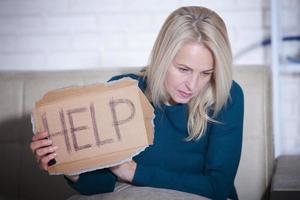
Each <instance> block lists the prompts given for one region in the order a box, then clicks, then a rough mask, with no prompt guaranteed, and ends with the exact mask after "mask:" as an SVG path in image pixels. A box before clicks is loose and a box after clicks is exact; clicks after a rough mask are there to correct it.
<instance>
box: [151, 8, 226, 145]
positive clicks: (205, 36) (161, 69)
mask: <svg viewBox="0 0 300 200" xmlns="http://www.w3.org/2000/svg"><path fill="white" fill-rule="evenodd" d="M188 42H197V43H199V44H201V45H204V46H205V47H206V48H208V49H209V50H210V52H211V53H212V55H213V58H214V72H213V76H212V78H211V80H210V82H209V83H208V84H207V85H206V86H205V88H204V89H202V90H201V92H200V94H199V95H198V96H196V97H194V98H193V99H191V101H190V102H189V103H188V106H189V118H188V127H187V128H188V133H189V136H188V137H187V138H186V139H187V140H188V141H189V140H197V139H199V138H200V137H201V136H202V135H203V134H204V132H205V130H206V127H207V123H208V122H209V121H211V122H216V121H214V120H213V117H215V116H216V115H217V113H218V112H219V111H220V110H221V108H222V107H223V106H224V105H225V104H226V102H227V99H228V97H229V92H230V88H231V83H232V70H231V67H232V53H231V47H230V43H229V40H228V35H227V30H226V26H225V24H224V22H223V20H222V19H221V17H220V16H219V15H218V14H216V13H215V12H214V11H212V10H210V9H207V8H204V7H196V6H191V7H181V8H179V9H177V10H175V11H174V12H173V13H171V15H170V16H169V17H168V18H167V19H166V21H165V22H164V25H163V27H162V28H161V30H160V32H159V35H158V37H157V39H156V41H155V44H154V46H153V49H152V52H151V56H150V59H149V66H148V67H147V69H146V72H145V76H146V77H147V89H146V95H147V96H148V98H149V99H150V101H152V102H153V104H154V105H155V106H158V107H160V105H161V104H163V103H164V102H166V101H167V100H168V98H169V96H168V94H167V92H166V90H165V87H164V80H165V76H166V72H167V70H168V67H169V66H170V64H171V62H172V60H173V59H174V57H175V56H176V54H177V52H178V51H179V49H180V48H181V47H182V46H183V45H185V44H186V43H188ZM210 108H212V110H209V109H210ZM208 112H212V118H211V117H210V116H209V113H208Z"/></svg>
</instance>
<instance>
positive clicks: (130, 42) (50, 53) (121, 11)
mask: <svg viewBox="0 0 300 200" xmlns="http://www.w3.org/2000/svg"><path fill="white" fill-rule="evenodd" d="M281 2H282V3H283V6H282V7H281V8H280V9H281V10H283V13H284V15H283V16H282V17H281V19H282V24H283V26H284V27H285V30H286V32H287V33H288V34H295V33H298V34H299V32H300V31H299V29H300V26H299V19H300V11H298V10H300V9H299V8H300V0H282V1H281ZM186 5H201V6H206V7H209V8H211V9H213V10H215V11H216V12H217V13H219V14H220V15H221V16H222V17H223V19H224V21H225V23H226V24H227V28H228V32H229V37H230V40H231V44H232V49H233V53H234V55H236V57H235V63H236V64H269V63H270V48H269V47H266V48H262V47H259V45H258V47H255V44H257V43H258V42H260V41H261V40H262V39H263V38H265V37H267V36H269V34H270V3H269V0H0V70H57V69H86V68H105V67H123V66H124V67H131V66H133V67H135V66H143V65H145V64H146V63H147V59H148V56H149V53H150V50H151V48H152V45H153V43H154V40H155V37H156V35H157V34H158V31H159V29H160V27H161V25H162V23H163V21H164V20H165V18H166V17H167V16H168V15H169V14H170V12H171V11H173V10H174V9H176V8H178V7H180V6H186ZM295 8H296V9H295ZM297 8H298V9H297ZM251 46H253V47H254V49H253V50H251V51H249V52H247V53H245V54H243V55H240V53H241V52H243V51H244V50H245V49H247V48H249V47H251ZM256 46H257V45H256ZM284 48H285V49H286V50H287V52H289V53H292V54H293V53H295V51H297V50H298V51H299V45H298V46H297V45H296V46H295V45H294V44H290V43H289V44H287V45H285V46H284ZM282 83H283V84H282V90H283V91H284V94H283V101H284V102H285V105H286V106H285V107H284V113H283V119H284V121H283V123H282V124H283V126H282V127H283V130H282V134H281V135H282V138H281V141H282V147H281V148H282V151H283V153H298V154H300V136H299V135H300V125H299V124H300V123H299V122H300V106H299V99H300V78H299V74H298V75H293V76H289V75H288V76H285V77H284V79H283V81H282Z"/></svg>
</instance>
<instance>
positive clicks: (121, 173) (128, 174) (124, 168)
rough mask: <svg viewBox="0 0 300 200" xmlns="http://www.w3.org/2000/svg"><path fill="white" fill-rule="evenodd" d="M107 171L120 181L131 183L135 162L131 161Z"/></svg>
mask: <svg viewBox="0 0 300 200" xmlns="http://www.w3.org/2000/svg"><path fill="white" fill-rule="evenodd" d="M109 169H110V170H111V171H112V173H114V174H115V175H116V176H117V177H118V178H119V180H120V181H124V182H128V183H131V182H132V179H133V176H134V173H135V170H136V162H134V161H133V160H131V161H128V162H125V163H123V164H120V165H117V166H114V167H111V168H109Z"/></svg>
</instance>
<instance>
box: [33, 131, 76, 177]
mask: <svg viewBox="0 0 300 200" xmlns="http://www.w3.org/2000/svg"><path fill="white" fill-rule="evenodd" d="M48 138H49V133H48V132H41V133H38V134H36V135H34V136H33V137H32V140H31V143H30V149H31V151H32V153H33V154H34V156H35V158H36V161H37V163H38V165H39V167H40V169H42V170H44V171H48V167H49V164H48V163H49V161H50V160H52V159H55V157H56V150H57V149H58V147H57V146H53V144H52V141H51V140H50V139H48ZM65 176H66V177H67V178H68V179H70V180H71V181H72V182H76V181H77V180H78V179H79V175H65Z"/></svg>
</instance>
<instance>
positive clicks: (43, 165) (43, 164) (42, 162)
mask: <svg viewBox="0 0 300 200" xmlns="http://www.w3.org/2000/svg"><path fill="white" fill-rule="evenodd" d="M55 157H56V153H51V154H49V155H47V156H44V157H43V158H42V159H41V160H40V164H39V166H40V168H41V169H42V170H45V171H47V170H48V162H49V161H50V160H52V159H54V158H55Z"/></svg>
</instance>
